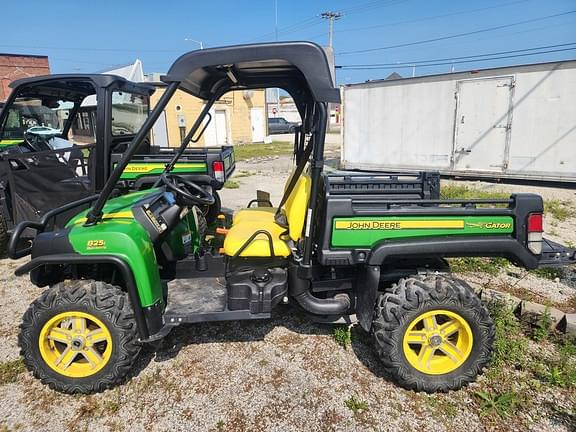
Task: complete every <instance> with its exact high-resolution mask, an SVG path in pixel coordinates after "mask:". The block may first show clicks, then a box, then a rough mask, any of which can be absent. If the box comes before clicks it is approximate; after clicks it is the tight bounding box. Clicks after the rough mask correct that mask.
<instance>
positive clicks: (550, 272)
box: [530, 267, 564, 280]
mask: <svg viewBox="0 0 576 432" xmlns="http://www.w3.org/2000/svg"><path fill="white" fill-rule="evenodd" d="M530 273H532V274H533V275H536V276H539V277H541V278H544V279H548V280H555V279H556V278H558V279H560V278H561V277H562V276H563V275H564V273H563V270H562V268H561V267H542V268H537V269H534V270H530Z"/></svg>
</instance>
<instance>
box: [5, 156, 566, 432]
mask: <svg viewBox="0 0 576 432" xmlns="http://www.w3.org/2000/svg"><path fill="white" fill-rule="evenodd" d="M333 153H334V154H336V153H337V151H336V150H334V152H333ZM290 168H291V162H290V158H288V157H280V158H277V159H272V160H264V161H247V162H239V163H238V171H237V172H238V173H239V174H240V173H244V176H237V178H235V181H237V182H238V183H240V188H239V189H226V190H224V191H223V192H222V199H223V202H225V203H226V204H227V205H228V206H229V207H231V208H233V209H237V208H240V207H242V206H243V205H245V203H247V202H248V201H249V200H250V199H251V198H253V197H254V192H253V191H254V189H264V190H268V191H270V192H271V193H272V194H271V196H272V202H278V201H279V199H280V196H281V191H282V187H283V184H284V181H285V177H286V173H287V172H288V171H289V169H290ZM478 186H479V187H482V188H492V187H497V188H498V189H500V190H516V191H521V190H524V189H525V188H526V187H524V186H503V185H497V186H494V185H490V184H487V183H479V184H478ZM527 189H528V190H530V191H536V192H540V193H542V194H543V195H544V197H545V198H548V196H549V197H557V199H563V200H569V201H571V202H572V204H573V205H574V204H575V202H576V197H575V195H574V192H573V191H562V190H557V189H548V188H546V189H540V188H534V187H529V188H527ZM547 222H549V221H548V220H547ZM575 228H576V227H574V222H573V221H572V220H569V221H566V222H557V227H556V229H557V230H558V233H559V234H560V235H559V236H558V239H559V240H564V241H565V240H572V241H573V242H575V243H576V229H575ZM23 261H25V260H23ZM23 261H22V262H23ZM18 264H19V263H18V262H12V261H9V260H6V259H4V260H0V277H1V278H2V279H1V281H2V283H1V285H0V290H1V292H0V294H1V295H0V311H1V316H0V341H1V342H2V343H1V344H0V362H1V363H5V362H7V361H14V360H17V359H18V358H19V357H18V349H17V346H16V336H17V323H19V321H20V317H21V315H22V314H23V312H24V311H25V309H26V307H27V306H28V304H29V303H30V302H31V301H32V300H33V299H34V298H35V297H36V296H37V295H39V293H40V291H39V290H38V289H37V288H35V287H34V286H32V285H31V284H30V282H29V281H28V280H27V278H16V277H15V276H13V270H14V268H15V267H16V266H17V265H18ZM467 277H469V278H470V282H473V283H478V284H483V283H489V284H495V279H494V278H506V277H509V278H514V276H510V275H509V274H508V273H506V272H503V273H502V274H500V275H498V276H490V277H488V276H486V277H484V276H478V275H469V276H467ZM483 278H484V279H483ZM569 279H570V277H569V276H567V277H566V279H562V280H561V281H558V282H552V281H547V280H544V279H540V278H538V277H535V276H532V275H530V276H525V277H523V278H521V279H520V278H519V277H516V278H515V279H514V282H516V283H517V284H518V285H520V286H523V287H526V288H528V289H530V290H535V291H536V292H538V293H539V294H540V295H542V296H544V297H546V298H550V299H553V300H554V301H564V300H566V299H568V298H569V297H570V296H573V295H574V294H576V291H575V290H574V287H573V284H572V283H571V281H570V280H569ZM518 280H519V282H518ZM331 332H332V328H331V327H329V326H324V325H319V324H313V323H311V322H310V321H309V320H308V319H307V317H305V316H303V315H302V314H300V313H299V312H298V311H296V310H294V309H292V307H291V306H282V307H281V308H280V309H279V310H278V313H277V314H276V316H275V318H274V319H272V320H270V321H263V322H233V323H232V322H231V323H206V324H199V325H190V326H183V327H181V328H177V329H176V330H175V331H173V332H172V334H170V336H169V337H167V338H166V339H165V340H164V342H163V343H162V345H161V346H160V347H159V348H158V349H157V350H156V351H155V352H154V351H153V350H152V349H150V348H148V349H147V350H146V351H144V353H143V355H142V356H141V358H140V360H139V362H138V364H137V366H136V367H135V368H134V373H133V376H132V377H131V379H130V380H129V381H128V382H127V383H126V384H124V385H123V386H121V387H118V388H116V389H113V390H109V391H106V392H104V393H102V394H97V395H92V396H66V395H62V394H59V393H55V392H53V391H51V390H49V389H47V388H45V387H44V386H42V385H41V384H40V383H39V382H37V381H36V380H35V379H33V378H32V377H31V376H30V374H28V373H21V374H19V375H18V376H17V378H16V379H14V380H11V381H12V382H8V383H4V384H2V385H0V400H2V404H1V406H0V431H1V430H26V431H28V430H30V431H32V430H34V431H48V430H51V431H52V430H90V431H107V430H114V431H120V430H153V431H164V430H172V431H180V430H182V431H184V430H195V431H196V430H197V431H205V430H211V431H331V430H334V431H336V430H337V431H373V430H378V431H384V430H386V431H409V430H423V431H431V430H434V431H466V432H472V431H484V430H502V431H504V430H506V431H524V430H531V431H570V430H576V423H575V418H576V417H575V414H574V412H575V405H576V404H575V400H574V392H571V391H567V390H562V389H559V388H556V387H551V386H541V387H539V386H537V385H536V384H533V383H531V382H528V383H527V384H522V382H523V380H522V378H523V377H525V375H524V374H525V373H524V372H522V371H517V370H514V369H513V368H510V369H507V372H506V373H507V375H506V376H507V377H508V379H509V380H510V381H511V382H512V384H510V385H512V386H525V387H526V389H525V390H526V392H527V393H529V394H530V402H529V403H526V404H524V405H523V406H522V408H520V409H519V410H518V412H517V414H516V415H515V416H514V417H513V418H510V419H508V420H502V419H499V418H497V416H495V415H494V414H492V415H489V416H484V415H482V412H481V410H480V408H479V403H478V400H477V397H475V395H474V394H475V392H476V391H477V390H479V389H484V388H485V386H486V385H489V384H487V377H484V376H483V377H480V379H479V381H478V382H477V383H474V384H472V385H471V386H469V387H468V388H467V389H465V390H462V391H457V392H450V393H448V394H438V395H433V396H427V395H425V394H417V393H414V392H410V391H405V390H403V389H401V388H399V387H397V386H396V385H394V384H393V383H391V382H389V381H387V380H386V379H385V378H384V377H383V371H382V370H381V368H380V366H379V363H378V361H377V359H376V357H375V355H374V353H373V352H372V349H371V347H370V343H369V340H368V337H367V336H366V335H365V334H364V333H363V331H361V330H360V329H358V327H357V326H356V327H353V328H352V344H351V346H349V347H348V348H343V347H341V346H339V345H338V344H337V343H336V342H335V340H334V338H333V337H332V335H331ZM530 349H531V350H541V349H543V348H542V347H541V346H539V345H538V346H536V345H534V346H531V347H530ZM351 398H355V399H356V400H358V401H363V402H365V403H366V406H365V409H362V410H358V411H356V412H354V411H353V410H352V409H350V408H348V407H347V406H346V403H345V402H346V401H348V402H350V401H351ZM349 405H350V403H349Z"/></svg>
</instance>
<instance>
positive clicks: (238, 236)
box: [224, 215, 292, 257]
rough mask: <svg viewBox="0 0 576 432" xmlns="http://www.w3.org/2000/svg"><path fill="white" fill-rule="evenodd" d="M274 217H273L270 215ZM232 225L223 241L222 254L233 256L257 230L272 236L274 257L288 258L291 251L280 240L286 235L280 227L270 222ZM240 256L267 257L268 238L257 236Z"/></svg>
mask: <svg viewBox="0 0 576 432" xmlns="http://www.w3.org/2000/svg"><path fill="white" fill-rule="evenodd" d="M272 216H274V215H272ZM245 221H246V222H242V223H238V224H234V225H233V226H232V228H230V231H228V234H226V239H225V240H224V253H225V254H226V255H229V256H233V255H235V254H236V252H238V251H239V250H240V248H241V247H242V246H243V245H244V243H246V242H247V241H248V239H249V238H250V236H252V235H253V234H254V233H255V232H256V231H258V230H264V231H267V232H269V233H270V235H271V236H272V245H273V247H274V256H280V257H287V256H290V254H291V253H292V251H291V250H290V247H289V246H288V245H287V244H286V242H285V241H284V240H282V238H281V237H282V236H283V235H284V236H285V235H286V228H283V227H281V226H280V225H278V224H277V223H275V222H274V221H273V220H272V221H267V222H264V221H259V222H258V223H257V225H254V224H253V223H251V222H248V221H247V219H246V220H245ZM240 256H243V257H269V256H270V243H269V240H268V236H267V235H265V234H258V236H256V238H255V239H254V240H253V241H252V242H250V244H249V245H248V246H247V247H246V248H245V249H244V250H243V251H242V253H241V254H240Z"/></svg>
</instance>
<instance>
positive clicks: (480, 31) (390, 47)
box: [337, 10, 576, 55]
mask: <svg viewBox="0 0 576 432" xmlns="http://www.w3.org/2000/svg"><path fill="white" fill-rule="evenodd" d="M573 13H576V10H571V11H567V12H562V13H558V14H554V15H547V16H544V17H539V18H532V19H529V20H524V21H518V22H515V23H510V24H504V25H499V26H495V27H488V28H484V29H480V30H474V31H470V32H465V33H457V34H452V35H447V36H440V37H437V38H432V39H425V40H420V41H415V42H406V43H402V44H397V45H388V46H383V47H378V48H368V49H362V50H354V51H344V52H340V53H337V54H339V55H349V54H362V53H368V52H374V51H383V50H388V49H392V48H403V47H407V46H413V45H422V44H426V43H431V42H438V41H441V40H447V39H454V38H459V37H464V36H471V35H474V34H479V33H486V32H490V31H495V30H501V29H504V28H509V27H514V26H519V25H522V24H528V23H531V22H536V21H542V20H546V19H551V18H556V17H559V16H565V15H569V14H573Z"/></svg>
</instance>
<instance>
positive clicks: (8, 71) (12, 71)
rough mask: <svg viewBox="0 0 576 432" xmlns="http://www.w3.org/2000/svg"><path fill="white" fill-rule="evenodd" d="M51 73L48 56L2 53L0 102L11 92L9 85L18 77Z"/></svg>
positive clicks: (0, 59) (0, 56) (0, 60)
mask: <svg viewBox="0 0 576 432" xmlns="http://www.w3.org/2000/svg"><path fill="white" fill-rule="evenodd" d="M49 73H50V65H49V64H48V57H46V56H39V55H26V54H0V102H2V101H5V100H6V98H8V95H9V94H10V91H11V89H10V87H8V85H9V84H10V83H11V82H12V81H15V80H17V79H20V78H26V77H31V76H37V75H47V74H49Z"/></svg>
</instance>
